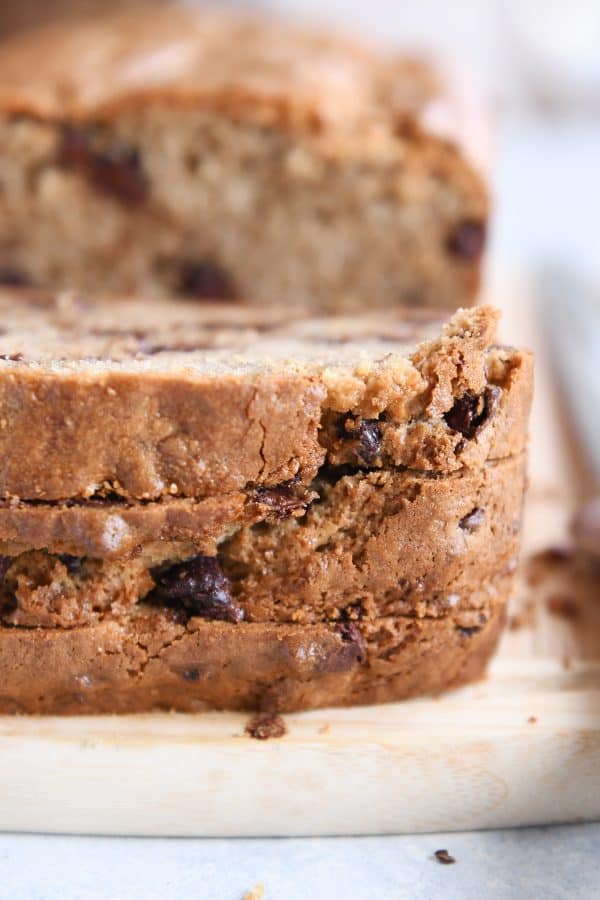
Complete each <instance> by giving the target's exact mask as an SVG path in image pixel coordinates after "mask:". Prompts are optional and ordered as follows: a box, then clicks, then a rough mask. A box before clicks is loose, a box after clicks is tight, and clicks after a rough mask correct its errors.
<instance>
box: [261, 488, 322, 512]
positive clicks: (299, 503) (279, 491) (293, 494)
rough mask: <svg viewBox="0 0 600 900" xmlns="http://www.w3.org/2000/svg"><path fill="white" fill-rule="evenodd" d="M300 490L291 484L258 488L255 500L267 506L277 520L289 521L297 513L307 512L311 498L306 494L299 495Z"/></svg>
mask: <svg viewBox="0 0 600 900" xmlns="http://www.w3.org/2000/svg"><path fill="white" fill-rule="evenodd" d="M298 490H299V489H298V488H295V486H293V485H290V484H279V485H277V487H273V488H268V487H262V486H261V487H257V488H256V489H255V490H254V499H255V500H256V502H257V503H259V504H261V505H262V506H266V507H267V508H268V510H269V512H270V513H271V514H272V515H273V516H274V517H275V518H276V519H287V518H288V517H289V516H291V515H293V514H294V513H295V512H298V511H302V512H304V511H305V510H306V507H307V506H308V505H309V503H310V497H309V495H307V494H306V493H304V494H300V493H298Z"/></svg>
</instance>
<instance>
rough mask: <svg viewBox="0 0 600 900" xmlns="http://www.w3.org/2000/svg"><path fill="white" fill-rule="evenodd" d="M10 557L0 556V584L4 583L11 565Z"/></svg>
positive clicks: (11, 559) (11, 558)
mask: <svg viewBox="0 0 600 900" xmlns="http://www.w3.org/2000/svg"><path fill="white" fill-rule="evenodd" d="M13 561H14V560H13V557H12V556H0V584H1V583H2V582H3V581H4V578H5V576H6V573H7V572H8V570H9V569H10V567H11V565H12V563H13Z"/></svg>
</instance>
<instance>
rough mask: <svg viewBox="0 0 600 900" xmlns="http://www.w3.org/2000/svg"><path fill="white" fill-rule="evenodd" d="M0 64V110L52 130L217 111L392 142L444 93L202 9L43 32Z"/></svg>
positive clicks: (356, 57) (354, 49)
mask: <svg viewBox="0 0 600 900" xmlns="http://www.w3.org/2000/svg"><path fill="white" fill-rule="evenodd" d="M33 59H35V61H36V64H35V66H33V65H32V64H31V61H32V60H33ZM0 60H1V62H0V84H1V88H0V108H4V110H5V111H7V112H11V113H20V114H29V115H33V116H38V117H42V118H49V119H58V120H60V121H64V120H66V119H69V118H84V119H90V118H91V119H96V120H97V119H98V118H103V117H105V116H106V115H109V114H114V113H115V111H116V110H117V109H118V108H119V107H122V106H123V105H137V104H143V103H148V102H152V101H154V102H156V101H163V102H168V103H169V104H172V103H182V104H194V105H198V104H209V105H216V106H218V107H220V108H224V109H227V110H228V112H230V113H236V114H238V115H240V114H241V115H244V114H246V115H249V116H251V117H252V116H254V117H258V118H259V119H260V120H261V121H263V122H266V121H268V120H271V121H272V120H273V119H278V120H279V121H282V120H285V119H287V120H288V121H292V122H293V121H296V122H301V123H303V124H304V125H305V127H306V126H308V127H309V129H310V130H315V126H316V125H328V124H331V125H332V126H333V130H334V131H339V130H340V129H341V130H342V131H343V132H347V133H350V134H351V133H352V132H354V133H358V131H359V130H360V129H361V128H363V129H364V127H365V125H368V126H371V128H373V129H375V128H376V127H377V125H379V126H381V125H382V123H385V124H386V126H387V130H388V132H393V130H394V128H395V126H396V125H397V123H398V121H399V120H400V119H401V118H402V117H403V116H404V117H410V118H412V119H413V120H417V119H418V116H419V115H420V114H421V113H422V112H423V110H424V109H426V107H427V104H428V103H429V102H431V101H432V100H434V99H435V98H437V97H439V95H440V93H441V92H442V86H441V85H440V84H439V82H438V81H437V80H436V76H435V73H434V72H433V71H432V70H431V69H430V68H428V67H427V66H426V65H424V64H422V63H419V62H418V61H416V60H411V59H400V58H397V57H395V56H393V55H391V54H385V53H382V52H380V51H378V50H376V49H375V48H371V47H369V46H367V45H365V44H361V43H359V42H358V41H352V40H351V39H349V38H348V39H345V38H343V37H340V36H339V35H338V36H335V37H331V36H328V35H325V34H320V33H318V32H311V31H309V30H306V29H301V28H293V27H290V26H289V25H286V24H284V23H280V22H276V21H274V20H272V19H269V20H267V19H255V18H249V17H244V16H243V15H240V14H237V15H231V14H230V13H226V12H223V11H218V10H211V11H208V10H206V9H205V10H203V11H202V12H201V13H198V12H196V13H194V12H192V11H191V10H182V9H168V10H157V9H153V10H152V11H151V12H143V11H142V12H141V13H139V12H133V13H127V14H124V15H121V16H118V15H117V16H115V15H112V16H105V17H101V18H98V19H97V20H92V21H88V22H83V23H76V24H68V23H67V24H66V25H65V24H62V25H56V26H50V27H46V28H43V29H39V30H38V31H31V32H27V33H25V34H24V35H18V36H16V37H14V38H12V39H10V40H8V41H7V42H6V43H5V44H4V45H3V46H2V52H1V54H0ZM73 60H77V65H73Z"/></svg>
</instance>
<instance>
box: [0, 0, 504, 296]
mask: <svg viewBox="0 0 600 900" xmlns="http://www.w3.org/2000/svg"><path fill="white" fill-rule="evenodd" d="M454 81H455V80H454V79H452V78H450V76H449V75H448V74H447V73H442V72H440V71H436V70H435V68H433V67H431V66H429V65H426V64H424V63H422V62H419V61H416V60H412V59H406V58H401V57H397V56H396V55H393V54H392V53H390V52H388V51H384V50H382V49H381V48H372V47H367V46H363V45H362V44H360V43H358V42H353V41H351V40H346V39H344V38H341V37H331V36H328V35H323V34H319V33H311V32H308V31H305V30H302V29H300V28H295V27H291V26H288V25H285V24H281V23H275V22H271V21H269V22H266V21H260V20H250V19H248V18H246V17H244V16H236V15H233V14H231V13H224V12H218V11H212V12H208V11H203V12H192V11H191V10H181V9H180V10H176V9H163V10H158V9H153V10H151V11H149V12H143V11H142V12H139V11H138V12H133V13H129V14H123V15H122V16H119V15H117V16H114V15H113V16H107V17H104V18H102V19H100V20H98V21H96V22H92V23H87V24H85V23H84V24H71V25H68V24H66V25H57V26H55V27H47V28H45V29H41V30H39V31H34V32H31V33H27V34H24V35H19V36H16V37H14V38H12V39H10V40H8V41H6V42H5V43H4V44H3V45H2V46H1V47H0V279H4V282H5V283H6V282H8V283H16V282H21V283H29V284H33V285H38V286H52V287H58V288H75V289H78V290H85V291H86V292H92V291H93V292H97V291H110V292H132V293H136V292H137V293H141V294H144V295H148V296H149V295H156V294H158V295H163V296H164V295H167V294H169V295H172V294H187V295H189V296H192V297H197V298H199V299H205V298H207V297H208V298H220V299H221V300H222V301H230V300H231V299H233V298H236V297H237V298H243V299H244V300H247V301H250V302H257V303H259V304H261V305H265V304H270V305H273V306H278V307H279V306H281V305H284V306H289V305H292V304H300V305H309V306H312V307H313V308H316V309H319V310H321V311H322V310H325V309H332V308H335V309H339V308H340V305H346V306H347V307H355V308H361V309H362V308H364V306H365V305H368V306H369V307H371V306H374V305H377V306H381V307H384V306H387V305H395V304H410V305H427V306H442V307H446V308H452V309H455V308H456V307H457V306H461V305H468V304H469V303H470V302H472V301H473V299H474V298H475V294H476V291H477V287H478V284H479V276H480V269H481V262H482V255H483V250H484V244H485V234H486V227H487V218H488V205H489V204H488V197H487V188H486V177H485V174H484V172H483V169H482V164H481V161H480V160H481V157H482V156H486V151H485V150H484V149H483V147H484V143H485V141H484V139H482V138H481V137H480V135H479V134H478V132H479V131H480V130H481V129H480V123H481V116H480V111H479V110H478V109H477V108H476V106H475V107H473V104H472V102H471V100H470V99H468V98H467V95H466V94H465V93H464V92H462V93H461V92H460V91H457V90H455V89H454ZM466 98H467V99H466Z"/></svg>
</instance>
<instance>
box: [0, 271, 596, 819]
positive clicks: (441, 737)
mask: <svg viewBox="0 0 600 900" xmlns="http://www.w3.org/2000/svg"><path fill="white" fill-rule="evenodd" d="M494 296H495V297H496V298H498V292H496V293H495V294H494ZM508 298H510V299H511V301H512V302H510V303H507V302H506V301H507V300H508ZM529 299H530V298H529V291H528V290H527V288H526V286H525V285H519V284H515V283H513V282H511V283H510V284H509V285H506V283H505V284H504V286H503V289H502V291H501V296H500V297H499V299H497V301H496V302H500V301H505V302H502V303H501V305H503V306H505V307H506V316H505V321H504V325H503V333H504V337H505V338H506V339H507V340H509V341H511V342H512V343H517V344H523V343H526V344H529V345H530V346H531V345H533V346H536V349H538V352H539V351H540V348H539V347H537V345H538V340H537V329H536V326H535V322H534V321H533V312H532V309H531V306H530V304H529ZM554 394H555V391H554V389H553V386H552V383H551V380H550V377H549V373H548V368H547V365H546V363H545V361H544V358H543V352H542V353H540V358H539V365H538V375H537V391H536V404H535V410H534V417H533V447H532V470H531V471H532V479H531V488H530V493H529V500H528V507H527V515H526V537H525V540H526V548H527V550H528V551H531V550H533V549H536V548H543V547H546V546H548V545H549V544H551V543H556V542H557V541H560V540H562V538H563V535H564V529H565V523H566V522H567V521H568V517H569V515H570V511H571V508H572V506H573V502H574V499H575V485H576V477H575V476H576V473H575V472H574V471H573V470H572V462H571V457H570V455H569V449H568V446H567V444H568V440H567V439H566V437H565V432H564V430H561V429H559V428H558V425H557V423H558V421H559V415H558V411H557V409H556V405H555V402H554ZM594 606H595V604H593V603H592V604H591V606H590V609H589V611H588V612H589V615H588V613H586V614H585V615H584V616H583V617H581V619H580V620H577V621H573V622H570V621H566V620H563V619H560V618H557V617H556V616H551V615H548V614H547V613H546V612H545V611H544V610H543V609H542V610H541V611H540V612H539V614H538V616H537V623H536V626H535V628H533V629H531V628H523V629H520V630H518V631H508V632H507V633H506V635H505V637H504V639H503V642H502V646H501V650H500V652H499V654H498V656H497V658H496V659H495V661H494V663H493V665H492V667H491V669H490V674H489V677H488V678H487V680H485V681H483V682H481V683H479V684H476V685H473V686H471V687H468V688H465V689H462V690H460V691H457V692H454V693H452V694H450V695H447V696H445V697H443V698H440V699H424V700H415V701H410V702H406V703H400V704H393V705H388V706H379V707H362V708H356V709H343V710H323V711H318V712H311V713H304V714H299V715H290V716H286V717H285V720H286V724H287V728H288V733H287V735H286V736H285V737H283V738H281V739H278V740H269V741H264V742H261V741H256V740H253V739H251V738H249V737H247V736H246V735H245V734H244V726H245V724H246V722H247V718H248V717H247V716H245V715H238V714H230V713H215V714H205V715H198V716H183V715H175V714H173V715H168V714H160V715H146V716H137V717H133V716H132V717H122V718H117V717H105V718H102V717H86V718H77V719H59V718H38V719H35V718H31V719H27V718H1V719H0V828H2V829H15V830H24V831H49V832H77V833H100V834H144V835H232V836H233V835H301V834H303V835H321V834H374V833H386V832H396V833H399V832H421V831H435V830H451V829H472V828H489V827H497V826H512V825H525V824H531V823H547V822H563V821H578V820H586V819H593V818H600V614H599V613H598V609H600V603H598V607H597V608H596V609H594V608H593V607H594Z"/></svg>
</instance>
